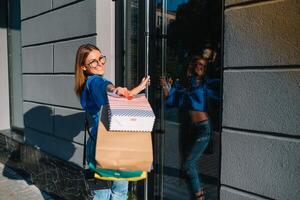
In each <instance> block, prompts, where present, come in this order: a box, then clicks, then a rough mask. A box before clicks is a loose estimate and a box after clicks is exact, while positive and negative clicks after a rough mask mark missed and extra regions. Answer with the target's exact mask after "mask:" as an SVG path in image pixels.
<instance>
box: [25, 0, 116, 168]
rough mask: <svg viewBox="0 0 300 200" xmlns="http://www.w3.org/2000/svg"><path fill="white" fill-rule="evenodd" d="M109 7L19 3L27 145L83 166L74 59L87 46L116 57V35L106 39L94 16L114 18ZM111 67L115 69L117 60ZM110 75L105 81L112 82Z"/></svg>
mask: <svg viewBox="0 0 300 200" xmlns="http://www.w3.org/2000/svg"><path fill="white" fill-rule="evenodd" d="M110 7H112V8H113V2H111V1H103V2H102V3H101V4H99V1H95V0H86V1H52V0H49V1H32V0H30V1H29V0H28V1H21V20H22V22H21V34H22V70H23V75H22V77H23V110H24V123H25V139H26V142H27V143H29V144H31V145H32V146H35V147H37V148H40V149H42V150H44V151H46V152H48V153H50V154H52V155H55V156H58V157H60V158H62V159H64V160H68V161H70V162H72V163H75V164H77V165H79V166H81V165H82V153H83V146H82V144H83V129H84V127H83V125H84V123H83V122H84V115H83V113H82V111H81V106H80V104H79V99H78V98H77V97H76V96H75V95H74V94H75V93H74V89H73V88H74V61H75V57H74V56H75V54H76V50H77V48H78V47H79V46H80V45H81V44H84V43H92V44H95V45H98V46H99V47H100V48H101V49H102V50H103V51H104V53H106V54H108V55H109V54H110V52H113V50H114V44H113V43H110V41H111V38H109V37H113V35H112V36H109V34H110V32H112V31H113V30H111V29H109V30H107V31H106V32H105V33H104V34H102V32H103V31H102V30H101V29H102V28H103V29H105V28H106V26H103V25H102V24H101V23H102V21H101V19H102V18H97V16H96V13H97V12H100V13H102V14H103V15H105V14H107V15H112V13H111V10H107V8H110ZM103 10H106V11H105V12H103ZM105 20H107V21H108V22H109V20H112V22H113V21H114V18H112V19H110V18H109V17H108V18H106V19H105ZM98 27H101V29H99V28H98ZM105 34H107V35H108V36H109V37H107V35H105ZM104 41H105V42H106V43H105V42H104ZM107 49H109V50H107ZM109 64H110V67H111V68H114V66H113V60H110V63H109ZM110 71H112V69H110V70H108V73H106V76H108V77H109V78H110V79H112V78H113V77H114V76H113V75H112V74H111V73H110ZM110 76H111V77H110ZM45 140H46V141H47V142H45Z"/></svg>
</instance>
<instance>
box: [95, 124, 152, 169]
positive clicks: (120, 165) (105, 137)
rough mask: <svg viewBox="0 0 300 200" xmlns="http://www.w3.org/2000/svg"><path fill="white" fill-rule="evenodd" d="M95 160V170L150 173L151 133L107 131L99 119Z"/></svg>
mask: <svg viewBox="0 0 300 200" xmlns="http://www.w3.org/2000/svg"><path fill="white" fill-rule="evenodd" d="M95 160H96V167H97V168H104V169H115V170H121V171H122V170H123V171H135V170H140V171H150V170H151V167H152V161H153V151H152V138H151V132H136V131H133V132H132V131H108V130H107V129H106V128H105V126H104V125H103V122H102V121H101V118H100V120H99V125H98V133H97V139H96V153H95Z"/></svg>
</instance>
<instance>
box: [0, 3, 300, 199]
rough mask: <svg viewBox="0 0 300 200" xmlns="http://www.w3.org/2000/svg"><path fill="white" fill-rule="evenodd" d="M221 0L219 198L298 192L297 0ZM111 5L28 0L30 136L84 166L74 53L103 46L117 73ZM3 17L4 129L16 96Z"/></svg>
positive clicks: (25, 55) (25, 58) (24, 35)
mask: <svg viewBox="0 0 300 200" xmlns="http://www.w3.org/2000/svg"><path fill="white" fill-rule="evenodd" d="M224 4H225V7H224V55H223V60H224V68H223V110H222V113H223V114H222V133H221V173H220V199H223V200H237V199H239V200H248V199H291V200H296V199H299V198H300V189H299V188H300V187H299V186H300V170H299V169H300V154H299V151H300V123H299V121H300V66H299V65H300V56H299V55H300V37H299V35H300V20H299V19H300V12H299V10H300V4H299V1H298V0H271V1H264V0H263V1H250V0H249V1H248V0H225V2H224ZM1 5H2V3H1ZM114 6H115V3H114V1H111V0H81V1H78V0H76V1H75V0H43V1H41V0H21V29H20V31H21V54H22V61H21V64H22V74H21V79H22V107H23V113H22V114H23V119H24V138H25V142H26V143H27V144H30V145H31V146H33V147H35V148H37V149H40V150H42V151H44V152H47V153H49V154H50V155H54V156H56V157H59V158H60V159H62V160H64V161H67V162H70V163H73V164H75V165H77V166H82V156H83V130H84V126H83V125H84V123H83V121H84V115H83V112H82V109H81V107H80V104H79V100H78V98H77V97H76V96H75V93H74V91H73V87H74V59H75V58H74V56H75V53H76V49H77V48H78V46H80V45H81V44H83V43H92V44H96V45H97V46H99V47H100V49H102V51H103V53H104V54H105V55H107V56H108V58H109V60H108V64H107V68H106V77H107V78H108V79H109V80H112V81H113V82H114V81H115V39H116V38H115V14H116V13H115V7H114ZM1 13H3V12H1ZM1 13H0V17H1V18H3V17H4V16H1ZM0 20H1V19H0ZM4 21H5V20H4ZM0 22H1V21H0ZM1 25H3V26H1V27H0V44H1V49H0V69H1V73H0V87H1V94H2V98H1V100H0V110H1V114H0V120H1V121H0V130H4V129H9V128H10V125H9V120H10V113H9V104H10V102H9V95H10V94H9V80H8V62H7V59H6V58H7V57H8V53H7V51H5V49H7V47H6V45H7V33H6V27H5V26H6V25H5V24H3V23H2V22H1Z"/></svg>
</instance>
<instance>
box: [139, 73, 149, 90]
mask: <svg viewBox="0 0 300 200" xmlns="http://www.w3.org/2000/svg"><path fill="white" fill-rule="evenodd" d="M149 85H150V76H147V77H144V78H143V79H142V81H141V83H140V84H139V86H138V87H140V89H141V91H142V90H144V89H145V88H146V87H147V86H149Z"/></svg>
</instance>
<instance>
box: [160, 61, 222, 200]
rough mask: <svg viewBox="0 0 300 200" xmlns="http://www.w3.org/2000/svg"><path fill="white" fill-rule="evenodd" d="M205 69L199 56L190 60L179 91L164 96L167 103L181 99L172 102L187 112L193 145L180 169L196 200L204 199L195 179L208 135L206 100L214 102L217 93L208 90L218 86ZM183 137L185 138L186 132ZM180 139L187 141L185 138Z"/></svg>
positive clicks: (209, 132)
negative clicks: (182, 170)
mask: <svg viewBox="0 0 300 200" xmlns="http://www.w3.org/2000/svg"><path fill="white" fill-rule="evenodd" d="M206 65H207V60H206V59H204V58H203V57H202V56H195V57H193V58H192V60H191V62H190V65H189V67H188V70H187V81H186V84H185V85H184V86H183V87H182V86H181V87H179V88H180V90H177V91H170V92H169V94H168V95H167V94H166V93H165V95H166V96H167V100H166V101H167V102H168V101H170V100H171V99H181V101H172V102H174V104H176V106H179V107H184V108H186V109H188V112H189V116H190V121H191V127H190V130H191V137H192V140H191V141H193V144H192V146H191V149H190V151H189V152H188V156H187V158H186V159H185V161H184V165H183V167H184V170H185V171H186V172H187V175H188V177H189V179H190V183H191V186H192V190H193V192H194V195H195V199H196V200H204V199H205V194H204V189H203V184H202V181H201V177H200V176H199V175H198V174H199V173H198V161H199V159H200V157H201V156H202V154H203V152H204V150H205V148H206V147H207V145H208V143H209V140H210V137H211V132H212V129H211V125H210V120H209V115H208V111H207V97H211V98H213V99H218V95H217V93H216V92H215V91H214V90H213V89H212V88H211V87H212V86H213V85H215V84H219V81H218V80H216V79H215V80H209V79H208V77H206V76H205V74H206ZM162 85H163V82H162ZM179 102H181V103H179ZM185 134H186V135H188V134H187V133H186V131H185ZM182 139H184V140H189V138H188V136H187V137H186V138H184V137H183V138H182Z"/></svg>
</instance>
